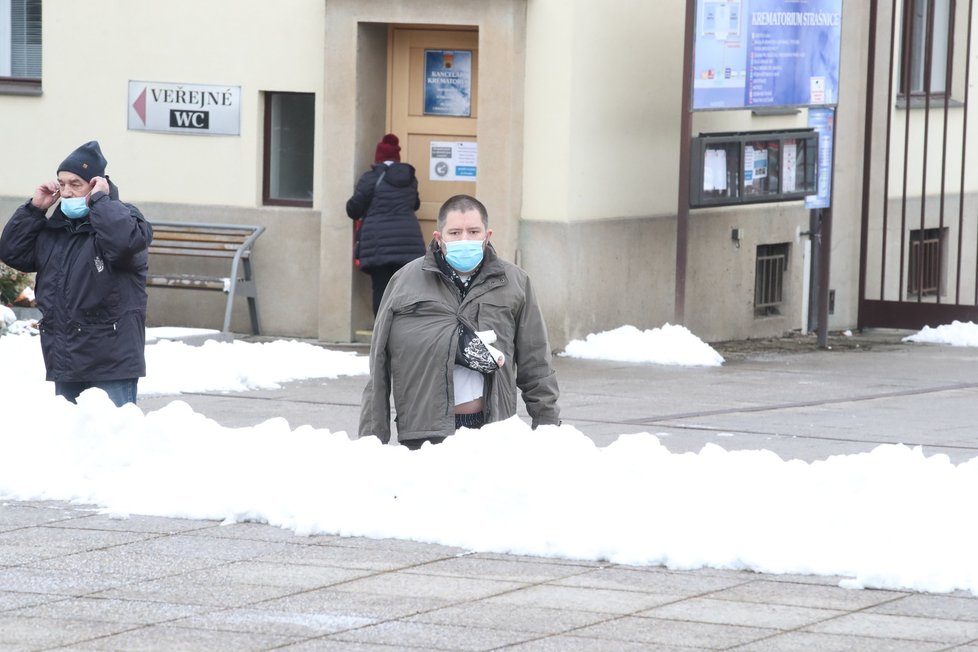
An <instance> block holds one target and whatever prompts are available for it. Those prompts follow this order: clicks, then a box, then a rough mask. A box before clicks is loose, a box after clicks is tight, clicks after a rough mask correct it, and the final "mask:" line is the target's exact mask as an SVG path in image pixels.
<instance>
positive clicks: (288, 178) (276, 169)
mask: <svg viewBox="0 0 978 652" xmlns="http://www.w3.org/2000/svg"><path fill="white" fill-rule="evenodd" d="M315 123H316V96H315V94H313V93H272V92H266V93H265V153H264V167H265V169H264V173H263V183H262V187H263V189H262V200H263V202H264V203H265V204H268V205H278V206H308V207H311V206H312V168H313V145H314V142H315V140H314V138H313V136H314V135H315Z"/></svg>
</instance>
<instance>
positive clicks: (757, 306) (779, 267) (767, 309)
mask: <svg viewBox="0 0 978 652" xmlns="http://www.w3.org/2000/svg"><path fill="white" fill-rule="evenodd" d="M788 246H789V245H788V243H786V242H784V243H780V244H768V245H758V247H757V262H756V264H755V268H754V316H755V317H766V316H768V315H780V314H781V304H782V303H783V302H784V273H785V271H787V269H788Z"/></svg>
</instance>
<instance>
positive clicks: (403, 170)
mask: <svg viewBox="0 0 978 652" xmlns="http://www.w3.org/2000/svg"><path fill="white" fill-rule="evenodd" d="M384 168H387V174H386V175H384V183H389V184H391V185H392V186H395V187H397V188H406V187H408V186H410V185H411V183H412V181H414V166H413V165H411V164H409V163H392V164H391V165H389V166H387V165H385V164H383V163H380V164H379V165H378V166H377V167H376V168H375V169H376V170H377V173H378V174H380V173H381V172H383V171H384Z"/></svg>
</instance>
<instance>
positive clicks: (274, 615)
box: [177, 607, 377, 637]
mask: <svg viewBox="0 0 978 652" xmlns="http://www.w3.org/2000/svg"><path fill="white" fill-rule="evenodd" d="M376 622H377V620H376V619H374V618H366V617H363V616H353V615H347V614H337V613H329V612H326V613H303V612H296V611H282V610H276V609H262V608H260V607H254V608H249V607H242V608H237V609H223V610H220V611H212V612H210V613H206V614H202V615H199V616H192V617H189V618H185V619H183V620H181V621H180V622H179V623H177V624H179V626H180V627H190V628H194V629H206V630H218V631H228V632H246V633H247V632H250V633H255V634H270V635H284V636H296V637H310V636H322V635H324V634H333V633H336V632H340V631H346V630H349V629H356V628H359V627H365V626H367V625H372V624H374V623H376Z"/></svg>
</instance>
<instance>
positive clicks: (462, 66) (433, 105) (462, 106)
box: [424, 50, 472, 118]
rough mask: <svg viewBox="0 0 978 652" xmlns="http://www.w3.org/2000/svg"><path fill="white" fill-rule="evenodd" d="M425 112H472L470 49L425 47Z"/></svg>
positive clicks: (462, 115) (450, 114) (446, 113)
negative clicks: (434, 48)
mask: <svg viewBox="0 0 978 652" xmlns="http://www.w3.org/2000/svg"><path fill="white" fill-rule="evenodd" d="M424 114H425V115H447V116H457V117H463V118H468V117H469V116H471V115H472V51H471V50H425V51H424Z"/></svg>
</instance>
